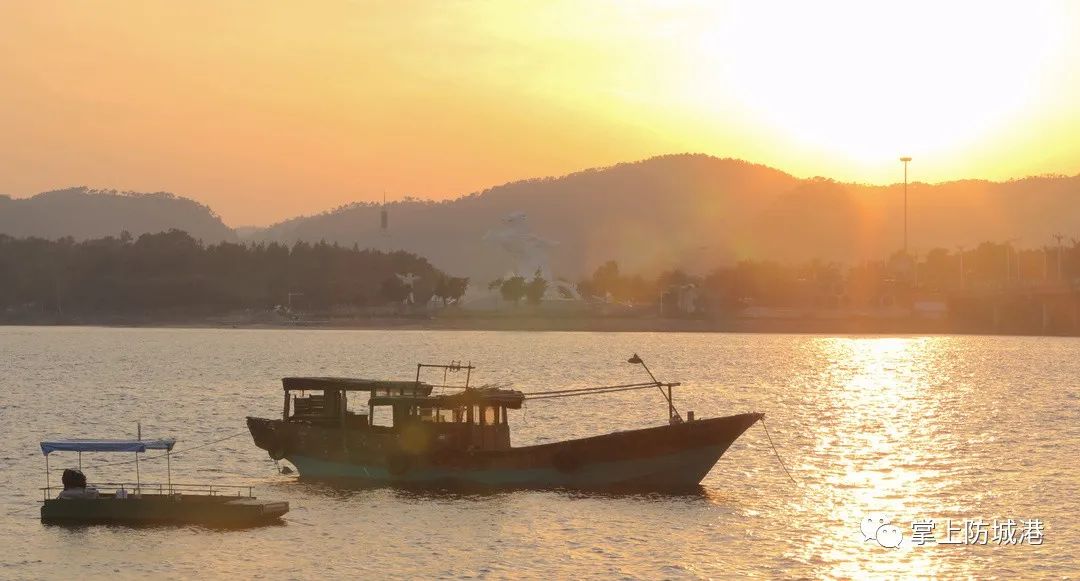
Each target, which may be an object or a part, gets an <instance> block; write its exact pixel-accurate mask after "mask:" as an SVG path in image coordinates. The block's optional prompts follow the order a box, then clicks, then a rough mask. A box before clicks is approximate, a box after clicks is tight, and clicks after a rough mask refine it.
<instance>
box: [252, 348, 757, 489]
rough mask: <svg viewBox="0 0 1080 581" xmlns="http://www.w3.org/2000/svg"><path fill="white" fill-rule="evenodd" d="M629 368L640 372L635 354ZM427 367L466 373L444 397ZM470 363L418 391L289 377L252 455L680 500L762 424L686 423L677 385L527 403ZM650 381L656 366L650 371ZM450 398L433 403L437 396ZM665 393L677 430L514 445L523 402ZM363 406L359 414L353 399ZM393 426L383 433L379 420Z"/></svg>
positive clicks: (303, 467)
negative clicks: (513, 416) (477, 376)
mask: <svg viewBox="0 0 1080 581" xmlns="http://www.w3.org/2000/svg"><path fill="white" fill-rule="evenodd" d="M630 362H631V363H640V364H641V365H642V366H643V367H645V365H644V362H642V361H641V359H640V358H639V357H638V356H637V355H635V356H634V357H633V358H631V359H630ZM425 368H439V369H442V370H443V371H444V374H445V373H447V372H454V371H462V370H464V371H465V372H466V379H465V385H464V386H462V387H461V388H460V389H457V390H456V391H453V392H450V393H446V389H445V388H446V387H448V386H446V382H445V379H444V382H443V384H441V385H438V386H435V385H432V384H430V383H425V382H422V381H421V380H420V375H421V371H422V370H423V369H425ZM473 369H474V368H473V367H472V366H471V365H460V364H456V363H455V364H450V365H429V364H419V365H417V373H416V379H415V380H413V381H381V380H371V379H351V378H335V377H287V378H285V379H283V380H282V384H283V387H284V391H285V400H284V407H283V411H282V417H281V419H267V418H257V417H248V418H247V424H248V429H249V430H250V431H251V434H252V437H253V438H254V441H255V445H256V446H258V447H259V448H262V449H263V450H266V451H267V452H268V453H269V454H270V457H271V458H273V459H275V460H281V459H285V460H288V461H289V462H291V463H292V464H293V465H295V466H296V468H297V470H298V472H299V474H300V476H301V477H304V478H319V479H349V480H354V481H358V482H362V483H367V484H375V485H382V484H393V485H419V486H460V485H481V486H493V487H529V488H536V487H539V488H550V487H557V488H574V489H622V488H625V489H634V490H676V489H685V488H689V487H693V486H696V485H697V484H699V483H700V482H701V480H702V479H703V478H704V477H705V475H706V474H708V472H709V471H710V470H711V469H712V468H713V466H714V465H715V464H716V463H717V461H718V460H719V459H720V457H721V456H722V455H723V454H724V452H725V451H726V450H727V449H728V447H729V446H731V444H732V442H734V441H735V440H736V439H737V438H738V437H739V436H740V435H742V433H743V432H744V431H746V430H747V429H748V428H749V427H750V426H752V425H753V424H754V423H755V422H757V421H758V420H760V419H761V418H762V417H763V415H764V414H760V413H744V414H738V415H732V416H726V417H720V418H713V419H695V418H694V417H693V412H688V414H687V416H688V417H687V418H686V419H685V420H684V419H683V418H682V416H681V415H680V414H679V412H678V411H677V410H676V409H675V405H674V402H673V401H672V388H673V387H675V386H677V385H679V384H678V383H662V382H659V381H656V378H655V377H653V376H652V373H651V372H650V373H649V376H650V378H651V379H652V381H649V382H644V383H636V384H626V385H613V386H604V387H592V388H581V389H563V390H555V391H546V392H536V393H523V392H521V391H518V390H513V389H507V388H502V387H472V386H470V385H469V377H470V375H471V372H472V370H473ZM645 369H646V371H648V367H645ZM437 387H438V388H440V390H441V391H443V393H439V394H433V391H434V390H435V389H436V388H437ZM635 389H659V390H660V392H661V393H662V394H664V397H665V399H666V400H667V404H668V414H669V422H668V425H662V426H657V427H651V428H644V429H638V430H629V431H622V432H615V433H610V434H604V435H599V436H593V437H588V438H581V439H576V440H566V441H562V442H556V443H551V444H541V445H535V446H523V447H513V446H511V444H510V426H509V424H508V422H507V413H508V411H509V410H516V409H520V408H521V406H522V404H523V403H524V402H525V400H526V399H530V400H532V399H549V398H555V397H573V396H580V395H595V394H604V393H611V392H617V391H627V390H635ZM358 393H360V394H364V395H366V396H367V399H366V401H365V402H364V406H363V407H362V408H361V409H359V410H354V409H351V408H350V407H349V395H350V394H358ZM379 410H383V411H382V413H381V415H382V416H385V419H386V420H387V421H385V422H384V425H380V424H379V423H377V422H376V421H375V419H374V418H375V417H376V414H377V413H379Z"/></svg>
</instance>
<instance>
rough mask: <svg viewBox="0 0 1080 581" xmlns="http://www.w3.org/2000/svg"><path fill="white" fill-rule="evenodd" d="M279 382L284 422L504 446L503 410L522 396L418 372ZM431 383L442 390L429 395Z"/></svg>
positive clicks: (459, 443)
mask: <svg viewBox="0 0 1080 581" xmlns="http://www.w3.org/2000/svg"><path fill="white" fill-rule="evenodd" d="M422 367H441V366H434V365H421V366H418V369H419V368H422ZM282 386H283V387H284V390H285V401H284V406H283V409H282V420H284V421H285V422H294V423H296V422H298V423H305V424H309V425H318V426H324V427H327V428H332V429H341V430H344V431H349V432H369V433H395V434H400V433H402V432H403V431H406V430H409V429H411V428H422V431H423V432H426V433H428V434H430V435H431V436H432V439H435V440H437V441H438V442H439V443H440V444H441V445H442V446H447V447H452V448H459V449H479V450H501V449H507V448H509V447H510V427H509V424H508V422H507V410H510V409H521V405H522V403H523V402H524V400H525V396H524V395H523V394H522V393H521V392H520V391H516V390H511V389H503V388H491V387H480V388H477V387H471V386H469V385H468V382H467V381H466V384H465V385H464V386H447V385H438V386H435V385H432V384H429V383H425V382H421V381H420V380H419V373H418V378H417V379H416V380H414V381H383V380H374V379H354V378H341V377H286V378H284V379H282ZM436 388H439V389H440V391H441V392H444V393H439V394H435V395H433V394H432V392H433V391H434V390H435V389H436ZM350 396H351V401H352V402H353V407H350ZM357 400H359V401H357ZM357 404H359V405H357ZM412 431H414V432H415V431H416V430H415V429H413V430H412Z"/></svg>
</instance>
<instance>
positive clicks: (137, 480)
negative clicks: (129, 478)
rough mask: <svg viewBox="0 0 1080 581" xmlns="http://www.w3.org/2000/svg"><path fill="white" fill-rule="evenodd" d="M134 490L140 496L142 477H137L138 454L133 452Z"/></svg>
mask: <svg viewBox="0 0 1080 581" xmlns="http://www.w3.org/2000/svg"><path fill="white" fill-rule="evenodd" d="M135 490H136V492H138V493H139V494H142V477H140V476H139V453H138V452H135Z"/></svg>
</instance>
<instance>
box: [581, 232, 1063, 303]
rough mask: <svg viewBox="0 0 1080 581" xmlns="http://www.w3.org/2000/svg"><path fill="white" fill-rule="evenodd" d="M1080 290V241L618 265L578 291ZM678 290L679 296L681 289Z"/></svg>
mask: <svg viewBox="0 0 1080 581" xmlns="http://www.w3.org/2000/svg"><path fill="white" fill-rule="evenodd" d="M1077 283H1080V241H1075V240H1074V241H1071V244H1069V245H1062V244H1060V241H1059V244H1057V245H1047V246H1044V247H1041V248H1026V249H1020V248H1016V247H1014V246H1013V245H1012V244H1010V243H1008V242H1004V243H1001V242H983V243H981V244H979V245H977V246H975V247H973V248H971V249H963V248H958V249H955V250H948V249H944V248H934V249H932V250H930V251H928V252H926V253H924V254H908V255H905V254H904V253H902V252H897V253H895V254H893V255H892V256H890V257H888V258H884V259H881V260H876V261H865V262H861V263H857V264H842V263H839V262H823V261H818V260H814V261H810V262H806V263H802V264H784V263H780V262H776V261H768V260H765V261H757V260H745V261H739V262H736V263H735V264H731V265H725V266H720V267H717V268H715V269H713V270H711V271H709V272H707V273H705V274H702V275H695V274H690V273H688V272H686V271H684V270H681V269H672V270H667V271H664V272H661V273H660V274H658V275H657V276H655V277H645V276H642V275H640V274H626V273H624V272H622V271H621V270H620V268H619V264H618V263H617V262H615V261H608V262H606V263H604V264H602V265H601V266H599V267H598V268H597V269H596V270H595V271H594V272H593V273H592V275H591V276H589V277H587V278H585V279H584V280H582V281H581V282H580V283H579V284H578V289H579V290H580V291H581V294H582V295H583V296H586V297H596V298H599V299H603V300H606V301H608V302H618V303H624V304H653V303H657V302H663V298H662V297H663V296H665V295H667V294H671V293H673V292H676V290H677V289H685V288H693V289H695V291H697V292H698V293H699V296H700V297H701V298H702V299H704V300H705V301H706V302H708V303H710V304H711V305H713V306H714V307H719V308H721V309H723V308H738V307H741V306H746V305H749V304H753V305H760V306H773V307H787V306H823V307H824V306H842V305H850V306H881V305H884V304H888V303H890V302H891V301H895V300H910V299H911V297H912V296H914V295H915V294H917V293H921V294H938V295H943V296H944V295H949V294H971V293H988V292H989V293H994V292H1004V293H1010V292H1014V293H1015V292H1024V291H1025V290H1030V289H1034V288H1040V287H1042V288H1045V287H1071V286H1076V285H1077ZM673 289H675V290H673Z"/></svg>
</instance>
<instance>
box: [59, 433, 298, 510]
mask: <svg viewBox="0 0 1080 581" xmlns="http://www.w3.org/2000/svg"><path fill="white" fill-rule="evenodd" d="M175 444H176V440H174V439H172V438H164V439H149V440H144V439H141V438H140V439H136V440H101V439H92V440H88V439H69V440H48V441H44V442H41V452H42V453H43V454H44V455H45V488H42V489H41V490H42V495H43V497H44V498H43V501H44V502H43V504H42V505H41V520H42V522H46V523H82V524H96V523H119V524H145V523H176V524H202V525H211V526H225V527H242V526H251V525H258V524H265V523H270V522H274V521H277V520H280V519H281V516H282V515H284V514H285V513H287V512H288V511H289V503H288V502H267V501H260V500H258V499H257V498H256V497H255V496H254V494H253V489H252V487H250V486H229V485H221V484H176V483H173V481H172V462H171V452H172V449H173V446H174V445H175ZM147 450H163V451H164V455H165V458H166V464H167V466H168V469H167V470H168V476H167V481H166V483H164V484H147V483H144V482H142V478H141V476H140V474H139V454H144V453H146V451H147ZM54 452H76V453H78V455H79V456H78V458H79V460H78V462H79V463H78V466H79V468H78V469H77V470H76V469H74V468H71V469H67V470H64V478H63V489H62V490H60V492H59V494H55V495H54V492H56V490H57V489H56V487H54V486H53V484H52V482H51V478H50V476H49V456H50V455H51V454H53V453H54ZM83 452H116V453H133V454H135V461H134V464H135V474H136V478H135V482H127V483H124V482H104V483H95V484H88V483H87V481H86V477H85V476H84V475H83V474H82V454H83Z"/></svg>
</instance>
